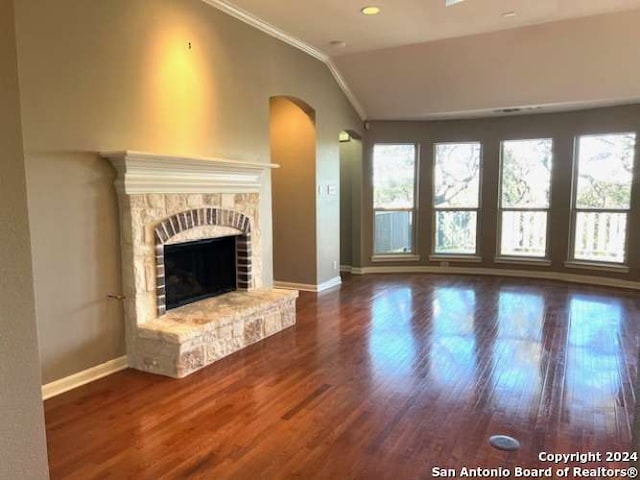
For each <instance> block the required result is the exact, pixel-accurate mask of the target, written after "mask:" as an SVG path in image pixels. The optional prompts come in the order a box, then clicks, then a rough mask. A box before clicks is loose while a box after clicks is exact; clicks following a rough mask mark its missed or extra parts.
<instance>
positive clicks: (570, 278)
mask: <svg viewBox="0 0 640 480" xmlns="http://www.w3.org/2000/svg"><path fill="white" fill-rule="evenodd" d="M351 273H353V274H354V275H368V274H373V273H438V274H447V273H449V274H461V275H489V276H494V277H502V276H504V277H518V278H537V279H542V280H560V281H563V282H569V283H580V284H585V285H597V286H600V287H617V288H628V289H631V290H640V282H632V281H629V280H619V279H617V278H609V277H596V276H592V275H576V274H574V273H562V272H539V271H533V270H502V269H498V268H467V267H428V266H409V267H391V266H386V267H384V266H380V267H378V266H376V267H362V268H352V269H351Z"/></svg>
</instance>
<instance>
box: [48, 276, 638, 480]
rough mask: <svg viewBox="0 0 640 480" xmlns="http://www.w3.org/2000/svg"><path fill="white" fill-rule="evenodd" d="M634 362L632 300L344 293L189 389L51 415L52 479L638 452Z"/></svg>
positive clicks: (396, 290)
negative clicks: (516, 444)
mask: <svg viewBox="0 0 640 480" xmlns="http://www.w3.org/2000/svg"><path fill="white" fill-rule="evenodd" d="M639 347H640V300H638V293H637V292H628V291H624V290H615V289H603V288H595V287H587V286H578V285H568V284H563V283H555V282H545V281H528V280H517V279H497V278H478V277H464V276H455V277H453V276H429V275H375V276H366V277H356V276H353V277H352V276H346V277H345V283H344V285H343V286H342V288H341V289H339V290H335V291H333V292H328V293H324V294H320V295H315V294H305V293H303V294H302V295H301V298H300V299H299V301H298V324H297V326H296V327H294V328H291V329H289V330H287V331H285V332H282V333H280V334H278V335H276V336H274V337H271V338H269V339H267V340H266V341H263V342H261V343H259V344H256V345H253V346H251V347H250V348H248V349H246V350H244V351H242V352H239V353H237V354H234V355H232V356H230V357H227V358H225V359H223V360H221V361H219V362H218V363H216V364H214V365H212V366H210V367H208V368H206V369H204V370H202V371H200V372H197V373H195V374H193V375H192V376H190V377H187V378H185V379H182V380H172V379H168V378H163V377H158V376H154V375H149V374H144V373H140V372H136V371H133V370H126V371H123V372H120V373H117V374H114V375H112V376H110V377H107V378H105V379H102V380H99V381H97V382H94V383H92V384H90V385H87V386H84V387H81V388H79V389H76V390H74V391H72V392H69V393H66V394H63V395H61V396H58V397H56V398H53V399H51V400H48V401H47V402H45V411H46V423H47V436H48V446H49V457H50V466H51V477H52V478H53V479H61V478H64V479H92V478H101V479H102V478H104V479H159V478H167V479H172V478H176V479H179V478H194V479H195V478H203V479H242V480H244V479H278V478H299V479H316V478H318V479H351V478H354V479H355V478H357V479H393V480H403V479H423V478H432V473H433V471H432V468H433V467H441V468H455V469H458V470H459V469H460V468H461V467H463V466H466V467H470V468H471V467H487V468H490V467H497V466H504V467H505V468H512V469H513V468H514V467H515V466H526V467H548V466H550V464H548V463H543V462H540V461H538V459H537V457H538V454H539V452H542V451H546V452H554V453H569V452H587V451H602V452H604V451H629V450H630V448H631V444H632V430H633V427H632V425H633V412H634V408H635V395H634V388H635V386H636V382H637V370H638V358H639ZM493 434H508V435H513V436H515V437H516V438H518V439H519V440H520V441H521V443H522V448H521V449H520V450H519V451H517V452H514V453H505V452H501V451H498V450H495V449H493V448H492V447H491V446H489V444H488V442H487V439H488V437H489V436H490V435H493ZM597 465H607V466H609V467H615V466H624V465H627V466H628V464H625V463H622V462H620V463H615V462H614V463H611V462H602V463H599V464H593V463H591V464H588V465H587V466H588V467H593V468H595V467H596V466H597Z"/></svg>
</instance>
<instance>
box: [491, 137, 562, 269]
mask: <svg viewBox="0 0 640 480" xmlns="http://www.w3.org/2000/svg"><path fill="white" fill-rule="evenodd" d="M552 147H553V142H552V140H551V139H536V140H511V141H505V142H502V156H501V174H500V205H499V209H500V250H499V254H500V256H515V257H538V258H545V257H546V256H547V220H548V214H549V197H550V188H551V163H552V155H553V154H552Z"/></svg>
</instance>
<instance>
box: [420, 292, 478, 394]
mask: <svg viewBox="0 0 640 480" xmlns="http://www.w3.org/2000/svg"><path fill="white" fill-rule="evenodd" d="M475 310H476V294H475V291H474V290H472V289H468V288H456V287H443V288H436V289H435V290H434V294H433V327H432V335H431V341H430V352H429V357H430V362H429V378H430V379H431V380H432V382H433V383H434V384H435V386H436V387H443V386H448V387H450V388H452V389H458V390H462V391H464V390H469V389H470V388H471V387H473V385H474V377H475V376H476V338H475V333H474V314H475Z"/></svg>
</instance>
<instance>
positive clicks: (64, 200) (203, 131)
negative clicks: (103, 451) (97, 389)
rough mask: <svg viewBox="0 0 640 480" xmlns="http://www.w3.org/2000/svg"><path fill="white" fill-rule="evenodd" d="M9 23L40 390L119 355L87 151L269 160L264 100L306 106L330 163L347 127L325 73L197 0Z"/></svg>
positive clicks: (34, 8) (20, 9)
mask: <svg viewBox="0 0 640 480" xmlns="http://www.w3.org/2000/svg"><path fill="white" fill-rule="evenodd" d="M16 16H17V39H18V58H19V67H20V82H21V89H22V92H21V95H22V107H23V119H24V137H25V150H26V166H27V186H28V195H29V208H30V212H31V227H32V232H33V248H32V249H33V259H34V275H35V285H36V313H37V318H38V327H39V331H40V335H41V338H42V342H41V352H42V364H43V377H44V378H43V379H44V381H45V382H50V381H52V380H55V379H58V378H61V377H65V376H67V375H70V374H73V373H75V372H78V371H80V370H83V369H86V368H89V367H91V366H94V365H96V364H99V363H102V362H105V361H107V360H110V359H112V358H114V357H118V356H120V355H122V354H124V338H123V337H124V334H123V326H122V312H121V308H120V306H119V305H118V304H114V303H110V302H108V301H107V300H106V298H105V295H106V293H107V292H109V291H117V290H119V288H120V273H119V247H118V220H117V206H116V198H115V192H114V190H113V187H112V186H111V182H112V180H113V178H114V175H115V173H114V172H113V171H112V169H111V167H110V166H108V164H107V162H106V161H103V160H100V159H99V158H98V156H97V152H99V151H101V150H105V149H125V148H126V149H132V150H141V151H151V152H157V153H164V154H184V155H190V154H191V155H199V156H216V157H226V158H237V159H243V160H256V161H264V162H268V161H270V154H269V98H270V97H272V96H275V95H291V96H295V97H298V98H301V99H303V100H305V101H306V102H307V103H309V104H310V105H311V106H312V107H314V108H315V110H316V113H317V124H318V132H319V133H318V140H319V143H320V144H321V145H323V144H324V143H325V142H329V140H328V139H331V144H335V147H332V146H331V144H328V145H325V146H322V152H321V153H319V155H318V158H324V157H325V153H324V152H325V151H326V152H328V153H327V155H328V156H332V155H334V156H335V159H332V160H331V161H334V162H335V163H336V165H337V162H338V159H337V156H338V153H337V149H338V147H337V137H338V133H339V131H340V130H343V129H345V128H358V126H359V124H360V122H359V119H358V118H357V115H356V114H355V112H354V111H353V109H352V108H351V106H350V105H349V103H348V102H347V100H346V98H345V97H344V95H343V94H342V92H341V91H340V90H339V88H338V86H337V85H336V83H335V81H334V80H333V77H332V76H331V74H330V72H329V71H328V69H327V68H326V66H325V65H323V64H322V63H320V62H318V61H317V60H315V59H313V58H311V57H309V56H308V55H305V54H304V53H302V52H300V51H298V50H296V49H294V48H292V47H290V46H288V45H286V44H284V43H282V42H279V41H278V40H275V39H273V38H271V37H269V36H267V35H265V34H263V33H261V32H259V31H258V30H256V29H253V28H251V27H249V26H247V25H245V24H243V23H241V22H239V21H237V20H235V19H233V18H231V17H229V16H227V15H225V14H223V13H221V12H219V11H218V10H216V9H214V8H212V7H211V6H209V5H206V4H205V3H204V2H201V1H199V0H153V1H147V0H107V1H100V2H93V1H91V2H88V1H86V0H39V1H34V0H17V5H16ZM189 42H190V43H191V49H189ZM263 200H264V201H266V206H267V208H268V205H269V204H270V203H271V198H270V195H269V198H266V199H263ZM337 218H338V214H337V213H336V214H335V222H336V224H337V222H338V220H337ZM263 220H264V222H263V225H262V230H263V237H264V239H265V242H264V244H263V251H264V252H266V255H267V258H266V261H265V264H264V267H265V275H267V276H269V277H271V275H272V274H271V272H272V270H271V263H270V257H271V253H270V252H271V242H270V239H271V222H270V218H269V217H268V215H264V216H263ZM336 230H337V228H336ZM335 241H336V242H337V241H338V240H337V238H336V240H335Z"/></svg>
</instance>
